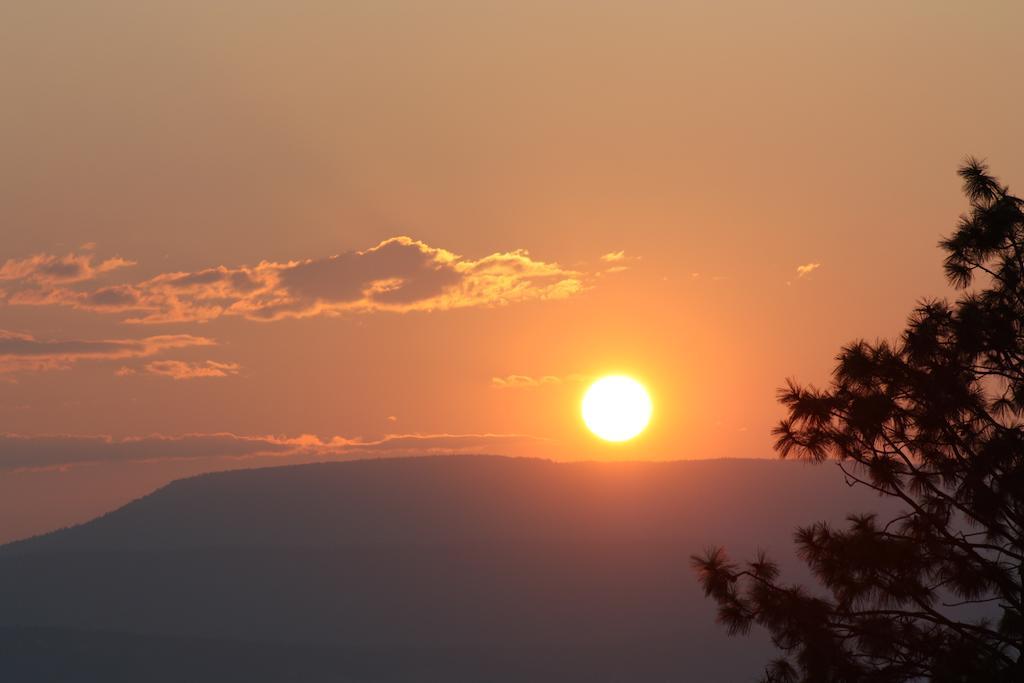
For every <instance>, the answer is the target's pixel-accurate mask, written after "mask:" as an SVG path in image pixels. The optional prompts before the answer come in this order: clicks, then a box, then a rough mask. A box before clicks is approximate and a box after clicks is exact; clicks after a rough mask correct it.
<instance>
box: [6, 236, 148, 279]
mask: <svg viewBox="0 0 1024 683" xmlns="http://www.w3.org/2000/svg"><path fill="white" fill-rule="evenodd" d="M94 247H95V245H93V244H91V243H87V244H84V245H82V248H83V250H85V251H86V252H87V253H75V252H71V253H69V254H66V255H65V256H56V255H54V254H34V255H32V256H29V257H27V258H23V259H8V260H7V261H5V262H4V264H3V265H2V266H0V281H8V282H18V283H21V284H30V285H53V284H70V283H75V282H84V281H86V280H92V279H94V278H96V277H98V276H99V275H102V274H103V273H109V272H110V271H112V270H116V269H118V268H124V267H126V266H132V265H135V263H134V262H133V261H127V260H125V259H123V258H120V257H118V256H115V257H114V258H109V259H107V260H105V261H101V262H99V263H97V264H95V265H94V264H93V259H94V258H95V255H94V254H93V253H91V250H92V248H94Z"/></svg>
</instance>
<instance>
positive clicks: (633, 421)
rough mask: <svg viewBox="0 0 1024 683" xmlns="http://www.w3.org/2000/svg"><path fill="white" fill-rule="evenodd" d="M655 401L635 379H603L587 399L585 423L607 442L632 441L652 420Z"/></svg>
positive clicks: (584, 410)
mask: <svg viewBox="0 0 1024 683" xmlns="http://www.w3.org/2000/svg"><path fill="white" fill-rule="evenodd" d="M652 409H653V406H652V405H651V397H650V396H649V395H648V394H647V390H646V389H644V387H643V385H642V384H640V383H639V382H637V381H636V380H635V379H633V378H631V377H626V376H624V375H612V376H609V377H602V378H601V379H599V380H597V381H596V382H594V383H593V384H591V385H590V388H588V389H587V393H586V394H584V396H583V422H584V423H586V425H587V428H588V429H590V431H592V432H593V433H594V434H596V435H597V436H599V437H600V438H602V439H604V440H605V441H628V440H629V439H632V438H633V437H635V436H636V435H637V434H639V433H640V432H642V431H643V430H644V428H646V427H647V423H648V422H650V420H651V411H652Z"/></svg>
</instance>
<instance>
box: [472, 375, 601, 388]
mask: <svg viewBox="0 0 1024 683" xmlns="http://www.w3.org/2000/svg"><path fill="white" fill-rule="evenodd" d="M584 379H586V378H585V377H584V376H583V375H566V376H565V377H557V376H555V375H544V376H541V377H531V376H529V375H506V376H505V377H492V378H491V387H492V388H494V389H534V388H536V387H542V386H546V385H550V384H565V383H567V382H580V381H583V380H584Z"/></svg>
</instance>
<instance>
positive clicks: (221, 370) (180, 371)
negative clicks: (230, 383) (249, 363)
mask: <svg viewBox="0 0 1024 683" xmlns="http://www.w3.org/2000/svg"><path fill="white" fill-rule="evenodd" d="M240 369H241V366H240V365H239V364H238V363H218V362H217V361H212V360H207V361H202V362H199V363H190V362H188V361H183V360H154V361H150V362H149V363H146V371H147V372H150V373H152V374H154V375H162V376H164V377H170V378H171V379H175V380H181V379H197V378H200V377H227V376H229V375H237V374H238V371H239V370H240Z"/></svg>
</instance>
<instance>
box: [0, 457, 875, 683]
mask: <svg viewBox="0 0 1024 683" xmlns="http://www.w3.org/2000/svg"><path fill="white" fill-rule="evenodd" d="M879 503H880V501H879V500H878V499H877V498H876V497H874V496H873V495H871V494H870V492H867V491H864V490H862V489H858V488H848V487H847V486H845V485H844V484H843V482H842V479H841V477H840V476H838V473H837V472H836V471H835V468H834V467H831V466H822V467H813V466H806V465H802V464H799V463H789V462H778V461H763V460H718V461H680V462H671V463H552V462H548V461H541V460H529V459H510V458H498V457H489V456H461V457H433V458H408V459H396V460H374V461H355V462H345V463H331V464H317V465H302V466H292V467H280V468H268V469H259V470H244V471H234V472H225V473H215V474H208V475H203V476H199V477H194V478H190V479H185V480H180V481H177V482H174V483H172V484H170V485H168V486H166V487H164V488H162V489H160V490H158V491H156V492H155V493H153V494H152V495H150V496H147V497H145V498H142V499H140V500H138V501H135V502H133V503H131V504H129V505H127V506H125V507H123V508H121V509H120V510H117V511H115V512H113V513H111V514H108V515H105V516H103V517H101V518H98V519H96V520H94V521H92V522H89V523H87V524H84V525H81V526H78V527H74V528H70V529H65V530H61V531H58V532H55V533H52V534H48V535H45V536H40V537H37V538H33V539H29V540H26V541H22V542H18V543H13V544H9V545H7V546H3V547H0V626H3V625H6V626H33V627H47V628H50V629H54V628H56V629H65V630H66V629H81V630H96V631H110V632H117V633H120V634H137V635H140V636H142V635H145V636H151V637H155V636H173V637H176V638H201V639H234V640H238V641H260V642H267V643H278V644H280V646H281V647H283V648H285V650H288V649H289V648H291V649H292V650H294V648H296V647H299V648H300V650H301V648H303V647H313V648H317V652H320V653H327V654H325V655H324V657H326V659H324V661H332V662H336V664H331V666H337V668H338V670H337V671H335V672H334V673H335V674H336V677H338V678H343V677H344V676H355V677H356V679H358V680H416V679H419V680H423V678H424V675H423V674H424V671H425V670H429V671H430V672H431V674H432V675H434V676H444V677H445V678H447V679H449V680H481V679H487V680H538V678H540V679H548V680H562V681H567V680H609V681H611V680H633V681H641V680H667V679H672V680H679V679H682V680H699V681H734V680H743V679H744V678H752V677H755V676H756V674H757V673H758V672H759V670H760V667H761V665H762V664H763V663H764V662H765V661H766V659H767V657H768V656H769V655H770V652H771V648H770V647H769V645H768V643H766V641H765V639H764V638H763V636H760V635H757V636H756V637H754V638H750V639H746V640H731V639H727V638H726V636H725V635H724V632H723V630H722V629H721V628H720V627H719V626H718V625H716V624H715V623H714V609H713V606H712V605H711V604H710V603H709V602H707V601H705V600H704V599H703V597H702V595H701V594H700V591H699V590H698V588H697V586H696V583H695V581H694V579H693V575H692V572H691V570H690V569H689V566H688V559H687V558H688V556H689V555H690V554H692V553H695V552H700V551H701V550H702V549H703V548H704V547H706V546H708V545H712V544H723V545H726V546H728V547H729V548H730V550H731V551H732V552H733V554H734V555H735V556H738V557H741V558H742V557H743V556H744V555H747V554H749V553H751V552H753V551H754V550H755V549H756V548H759V547H763V548H766V549H768V550H769V551H770V552H771V553H772V554H773V555H774V556H775V557H777V558H779V559H780V560H783V567H784V569H785V570H786V576H791V577H794V578H795V579H800V580H802V579H803V578H804V577H805V575H804V574H803V572H802V571H800V568H799V565H798V563H795V562H794V561H793V559H792V556H793V551H792V547H791V542H790V538H791V533H792V530H793V528H794V527H795V526H796V525H798V524H804V523H808V522H812V521H816V520H818V519H831V520H839V519H842V517H844V516H845V515H846V514H847V513H850V512H856V511H860V512H863V511H868V510H872V509H876V508H877V506H878V505H879ZM59 632H60V633H65V635H63V636H61V637H62V638H65V640H67V638H68V637H67V636H66V631H59ZM9 633H19V632H18V631H11V632H9ZM10 637H14V636H10ZM19 637H20V636H19ZM161 647H163V646H161ZM167 647H173V645H168V646H167ZM231 651H232V650H231V649H230V648H228V649H227V650H225V651H224V657H225V658H227V660H229V661H228V663H227V665H228V666H230V660H231V658H232V657H234V658H235V659H236V661H237V658H238V656H237V655H231ZM235 651H236V652H237V650H235ZM3 652H4V650H3V649H2V646H0V668H2V666H3ZM318 656H319V655H318ZM266 680H273V679H272V678H267V679H266ZM294 680H318V679H315V678H313V677H311V676H305V677H301V676H300V677H298V678H295V679H294Z"/></svg>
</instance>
